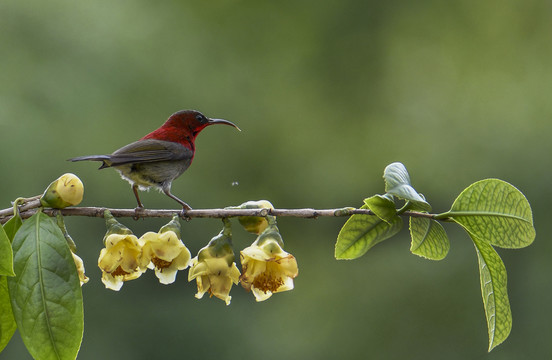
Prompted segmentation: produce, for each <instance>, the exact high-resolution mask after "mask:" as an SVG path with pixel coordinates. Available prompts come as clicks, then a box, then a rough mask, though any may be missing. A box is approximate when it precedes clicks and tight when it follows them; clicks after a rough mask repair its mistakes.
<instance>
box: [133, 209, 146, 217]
mask: <svg viewBox="0 0 552 360" xmlns="http://www.w3.org/2000/svg"><path fill="white" fill-rule="evenodd" d="M144 210H145V208H144V207H143V206H137V207H135V208H134V216H133V217H132V218H133V219H134V220H139V219H140V213H141V212H143V211H144Z"/></svg>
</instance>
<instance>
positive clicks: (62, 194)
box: [40, 173, 84, 209]
mask: <svg viewBox="0 0 552 360" xmlns="http://www.w3.org/2000/svg"><path fill="white" fill-rule="evenodd" d="M83 194H84V185H83V184H82V181H81V180H80V179H79V178H78V177H77V176H76V175H75V174H71V173H67V174H63V175H61V176H60V177H59V178H58V179H57V180H54V181H53V182H52V183H51V184H50V185H49V186H48V188H47V189H46V191H44V194H43V195H42V197H41V198H40V203H41V204H42V206H47V207H51V208H54V209H63V208H66V207H68V206H73V205H78V204H80V202H81V201H82V196H83Z"/></svg>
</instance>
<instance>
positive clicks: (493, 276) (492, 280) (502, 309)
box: [468, 232, 512, 351]
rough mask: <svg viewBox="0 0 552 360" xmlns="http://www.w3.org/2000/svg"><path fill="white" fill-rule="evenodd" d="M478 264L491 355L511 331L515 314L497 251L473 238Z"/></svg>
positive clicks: (503, 267)
mask: <svg viewBox="0 0 552 360" xmlns="http://www.w3.org/2000/svg"><path fill="white" fill-rule="evenodd" d="M468 234H469V235H470V237H471V238H472V240H473V243H474V245H475V250H476V252H477V258H478V262H479V279H480V281H481V295H482V297H483V306H484V307H485V316H486V318H487V328H488V330H489V351H491V350H492V349H494V348H495V347H496V346H497V345H499V344H501V343H502V342H503V341H504V340H506V338H507V337H508V335H510V330H511V329H512V311H511V309H510V301H509V300H508V291H507V288H506V285H507V275H506V267H505V266H504V263H503V262H502V259H501V258H500V256H499V255H498V254H497V252H496V251H495V249H493V247H492V246H491V245H489V244H488V243H487V242H486V241H482V240H480V239H478V238H477V237H476V236H474V235H473V234H470V233H469V232H468Z"/></svg>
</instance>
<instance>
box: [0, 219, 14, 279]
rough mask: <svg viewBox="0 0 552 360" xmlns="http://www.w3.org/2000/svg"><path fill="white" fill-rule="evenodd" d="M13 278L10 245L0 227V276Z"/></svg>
mask: <svg viewBox="0 0 552 360" xmlns="http://www.w3.org/2000/svg"><path fill="white" fill-rule="evenodd" d="M1 275H6V276H15V273H14V272H13V251H12V244H11V241H10V239H9V238H8V235H7V234H6V232H5V231H4V228H3V227H2V226H0V276H1Z"/></svg>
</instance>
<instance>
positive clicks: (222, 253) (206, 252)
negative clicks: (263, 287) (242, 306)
mask: <svg viewBox="0 0 552 360" xmlns="http://www.w3.org/2000/svg"><path fill="white" fill-rule="evenodd" d="M223 221H224V220H223ZM224 224H225V226H224V229H223V230H222V231H221V232H220V234H219V235H217V236H215V237H214V238H213V239H211V241H210V242H209V244H208V245H207V246H205V247H204V248H202V249H201V250H199V253H198V254H197V256H196V257H195V258H193V259H192V266H191V268H190V271H189V272H188V281H192V280H194V279H195V280H196V281H197V294H196V295H195V296H196V298H198V299H201V298H202V297H203V295H204V294H205V293H206V292H208V293H209V295H210V296H213V295H214V296H216V297H217V298H219V299H221V300H224V301H225V302H226V305H229V304H230V300H231V299H232V297H231V296H230V295H229V294H230V289H231V288H232V284H236V285H237V284H238V281H239V278H240V271H239V270H238V268H237V267H236V263H235V262H234V250H233V249H232V237H231V236H232V233H231V229H230V222H228V220H226V221H225V223H224Z"/></svg>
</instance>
